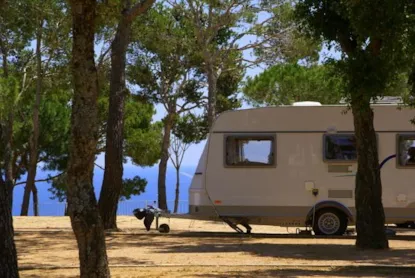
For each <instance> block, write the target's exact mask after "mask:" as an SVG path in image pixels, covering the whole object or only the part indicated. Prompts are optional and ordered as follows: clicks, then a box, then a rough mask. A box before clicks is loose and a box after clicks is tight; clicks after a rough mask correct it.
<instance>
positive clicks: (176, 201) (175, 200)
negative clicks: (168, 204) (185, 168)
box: [174, 168, 180, 213]
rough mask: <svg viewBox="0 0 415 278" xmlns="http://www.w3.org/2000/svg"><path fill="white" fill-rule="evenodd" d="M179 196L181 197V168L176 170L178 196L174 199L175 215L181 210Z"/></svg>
mask: <svg viewBox="0 0 415 278" xmlns="http://www.w3.org/2000/svg"><path fill="white" fill-rule="evenodd" d="M179 195H180V168H176V196H175V198H174V213H177V211H178V209H179Z"/></svg>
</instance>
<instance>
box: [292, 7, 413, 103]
mask: <svg viewBox="0 0 415 278" xmlns="http://www.w3.org/2000/svg"><path fill="white" fill-rule="evenodd" d="M406 3H407V2H406V1H393V0H382V1H377V0H369V1H340V0H334V1H325V0H303V1H299V3H298V4H297V5H296V17H297V19H298V20H300V21H301V23H302V30H303V31H304V32H306V33H308V34H309V35H311V36H312V37H314V38H323V39H324V40H326V41H327V42H329V43H335V44H337V46H338V47H340V49H341V51H342V53H343V57H342V59H341V60H339V61H330V63H331V64H333V65H334V66H335V68H336V69H337V74H338V76H339V77H342V78H343V83H344V85H345V86H344V94H345V96H346V97H348V98H349V97H350V96H351V94H359V95H360V98H361V99H365V101H366V102H368V101H369V100H370V99H372V98H376V97H377V96H381V95H383V94H384V93H385V92H386V88H388V87H389V84H390V83H391V82H394V80H395V79H396V76H398V75H399V74H400V73H401V72H402V71H403V70H404V68H405V62H406V61H405V59H406V55H405V51H404V49H405V47H404V46H405V33H406V29H405V26H406V16H405V5H406ZM374 22H376V24H373V23H374Z"/></svg>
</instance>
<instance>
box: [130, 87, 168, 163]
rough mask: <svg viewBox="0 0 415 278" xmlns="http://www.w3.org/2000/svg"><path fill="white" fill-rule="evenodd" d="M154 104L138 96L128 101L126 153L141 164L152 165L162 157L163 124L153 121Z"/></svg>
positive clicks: (133, 160) (134, 161)
mask: <svg viewBox="0 0 415 278" xmlns="http://www.w3.org/2000/svg"><path fill="white" fill-rule="evenodd" d="M154 114H155V109H154V106H153V105H152V104H150V103H145V102H143V101H141V100H140V99H139V97H137V96H134V95H132V96H130V98H129V99H128V101H127V103H126V107H125V114H124V123H125V130H124V136H125V144H124V145H125V147H124V149H125V150H124V153H125V155H126V156H128V157H130V158H131V160H132V162H133V163H134V164H136V165H139V166H151V165H153V164H155V163H156V162H157V161H158V160H159V158H160V146H161V140H162V136H161V134H162V133H161V132H162V124H161V123H160V122H156V123H152V122H151V120H152V117H153V115H154Z"/></svg>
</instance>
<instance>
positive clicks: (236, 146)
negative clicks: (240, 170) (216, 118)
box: [226, 135, 275, 167]
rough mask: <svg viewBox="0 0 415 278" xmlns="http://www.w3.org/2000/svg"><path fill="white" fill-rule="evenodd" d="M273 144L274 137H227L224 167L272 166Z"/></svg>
mask: <svg viewBox="0 0 415 278" xmlns="http://www.w3.org/2000/svg"><path fill="white" fill-rule="evenodd" d="M274 144H275V137H274V136H247V135H232V136H227V137H226V165H228V166H248V167H249V166H271V165H274V164H275V155H274V149H275V148H274V146H275V145H274Z"/></svg>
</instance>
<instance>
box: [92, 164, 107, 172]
mask: <svg viewBox="0 0 415 278" xmlns="http://www.w3.org/2000/svg"><path fill="white" fill-rule="evenodd" d="M94 164H95V166H97V167H98V168H99V169H101V170H104V171H105V168H104V167H102V166H101V165H98V164H96V163H94Z"/></svg>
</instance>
